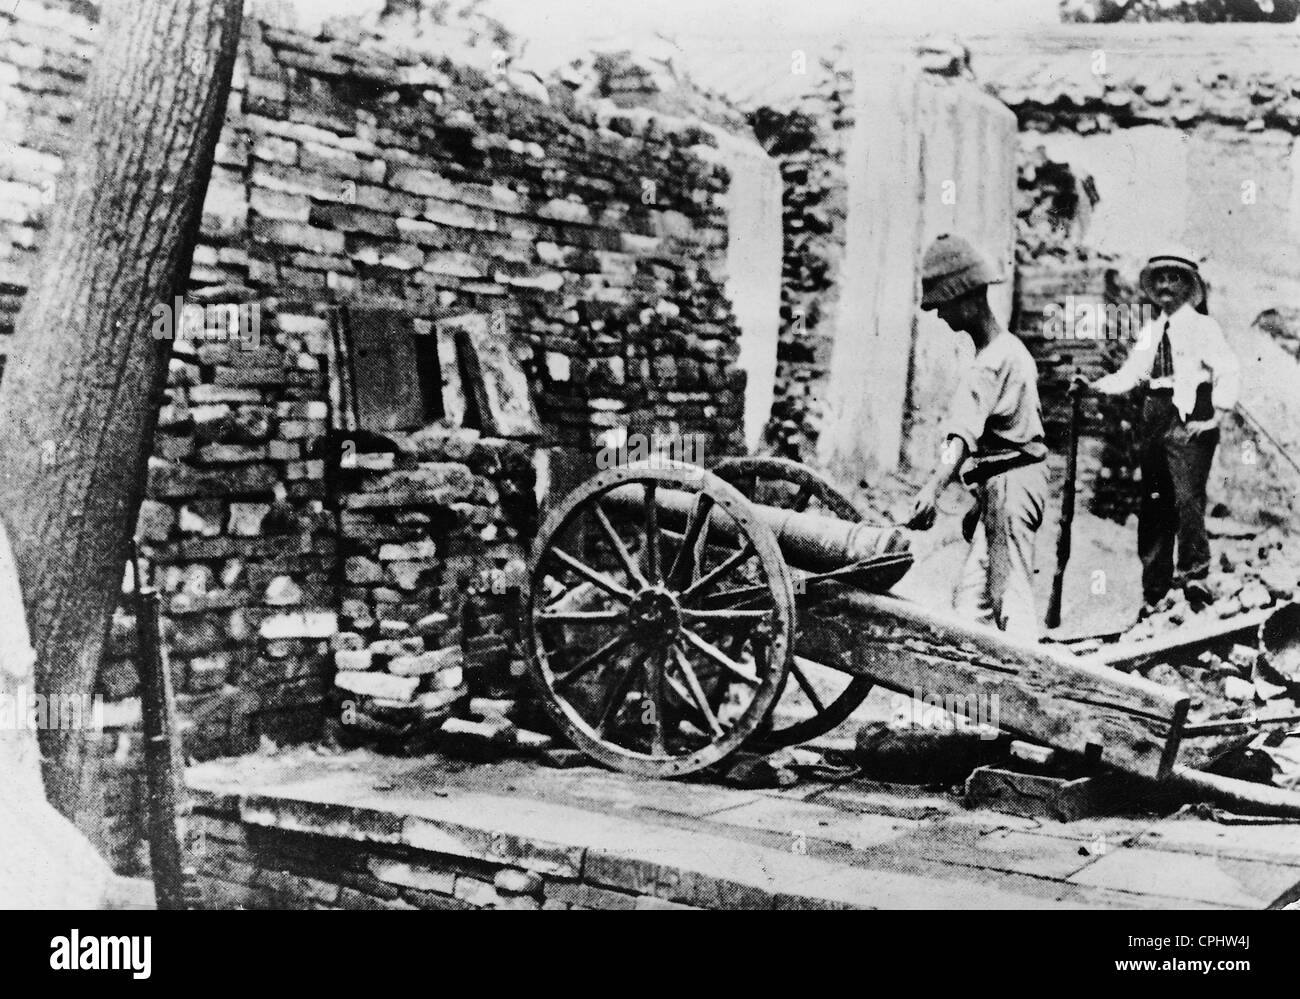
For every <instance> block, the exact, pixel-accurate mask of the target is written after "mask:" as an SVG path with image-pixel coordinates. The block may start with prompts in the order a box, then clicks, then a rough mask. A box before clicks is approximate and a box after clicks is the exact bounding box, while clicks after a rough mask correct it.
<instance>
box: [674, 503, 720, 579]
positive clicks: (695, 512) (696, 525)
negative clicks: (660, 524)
mask: <svg viewBox="0 0 1300 999" xmlns="http://www.w3.org/2000/svg"><path fill="white" fill-rule="evenodd" d="M712 510H713V497H712V496H710V495H709V494H708V493H700V494H699V495H698V496H697V497H696V498H695V505H694V506H693V507H691V515H690V518H689V519H688V520H687V521H686V533H685V534H683V535H682V544H681V547H680V548H678V549H677V557H676V558H675V559H673V565H672V568H671V569H669V570H668V577H667V579H668V585H669V586H679V585H681V584H682V582H683V581H685V582H688V583H689V582H694V580H695V563H696V559H697V558H698V555H699V553H698V552H697V551H696V548H695V546H696V543H697V542H698V541H699V539H700V534H701V532H702V531H703V529H704V526H705V525H706V524H707V523H708V520H709V514H710V513H711V512H712Z"/></svg>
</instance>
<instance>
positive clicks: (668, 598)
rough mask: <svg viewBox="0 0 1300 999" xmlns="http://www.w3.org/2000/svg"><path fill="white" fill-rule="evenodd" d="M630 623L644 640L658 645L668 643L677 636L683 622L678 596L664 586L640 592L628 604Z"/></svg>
mask: <svg viewBox="0 0 1300 999" xmlns="http://www.w3.org/2000/svg"><path fill="white" fill-rule="evenodd" d="M627 617H628V625H629V626H630V627H631V628H632V629H633V630H634V631H636V632H637V634H638V635H640V636H641V637H642V638H643V640H646V641H650V642H653V643H654V644H657V645H667V644H669V643H670V642H672V641H673V639H674V638H676V636H677V631H678V629H679V628H680V626H681V622H682V610H681V605H680V604H679V603H678V602H677V597H676V596H674V595H673V594H672V593H670V592H669V591H668V590H665V589H663V588H662V587H651V588H650V589H646V590H642V591H641V592H640V593H638V594H637V595H636V596H635V597H634V598H633V599H632V602H631V603H630V604H629V606H628V610H627Z"/></svg>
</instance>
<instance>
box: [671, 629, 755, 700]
mask: <svg viewBox="0 0 1300 999" xmlns="http://www.w3.org/2000/svg"><path fill="white" fill-rule="evenodd" d="M682 635H683V636H684V637H685V638H686V640H687V641H688V642H690V643H691V644H692V645H694V646H695V647H696V648H697V649H699V650H700V652H702V653H704V655H706V656H708V657H709V658H710V659H712V660H713V661H714V662H715V663H717V664H718V665H719V666H721V667H722V668H723V669H725V670H726V671H727V672H729V673H731V674H732V675H733V676H735V678H736V679H737V680H740V681H741V682H742V683H747V684H749V686H751V687H757V686H758V684H759V679H758V677H756V676H755V675H754V674H752V673H749V672H747V671H746V670H745V667H744V666H742V665H741V664H740V663H738V662H736V660H734V659H732V658H731V657H730V656H729V655H727V654H726V653H725V652H723V651H722V650H721V649H720V648H718V647H717V646H716V645H714V644H713V643H712V642H710V641H707V640H706V639H703V638H701V637H700V636H699V635H697V634H695V632H693V631H691V630H690V629H689V628H683V629H682Z"/></svg>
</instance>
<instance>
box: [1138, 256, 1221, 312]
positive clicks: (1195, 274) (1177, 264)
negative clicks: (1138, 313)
mask: <svg viewBox="0 0 1300 999" xmlns="http://www.w3.org/2000/svg"><path fill="white" fill-rule="evenodd" d="M1161 270H1178V271H1182V272H1183V273H1185V274H1187V275H1188V276H1189V277H1191V279H1192V284H1193V285H1194V286H1195V289H1196V290H1195V291H1193V292H1192V299H1191V304H1192V307H1193V308H1195V307H1196V306H1198V305H1200V304H1201V303H1202V302H1204V301H1205V279H1204V278H1203V277H1201V268H1200V260H1199V258H1198V257H1197V255H1196V254H1194V253H1193V252H1192V251H1191V250H1189V249H1187V248H1186V247H1185V246H1166V247H1164V248H1162V250H1161V252H1159V253H1156V254H1153V255H1152V256H1151V257H1150V259H1148V260H1147V264H1146V266H1145V267H1143V268H1142V274H1141V276H1140V277H1139V278H1138V281H1139V283H1140V284H1141V285H1142V290H1143V291H1144V292H1146V296H1147V298H1150V299H1154V298H1155V284H1154V282H1153V280H1152V279H1153V278H1154V277H1155V273H1156V271H1161Z"/></svg>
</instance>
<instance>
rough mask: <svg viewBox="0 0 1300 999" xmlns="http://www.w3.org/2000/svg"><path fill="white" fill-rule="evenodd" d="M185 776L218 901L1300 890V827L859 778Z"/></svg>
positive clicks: (1076, 895) (823, 902) (348, 761)
mask: <svg viewBox="0 0 1300 999" xmlns="http://www.w3.org/2000/svg"><path fill="white" fill-rule="evenodd" d="M188 780H189V784H190V786H191V788H192V789H193V790H194V792H195V794H196V797H197V812H198V817H197V819H196V822H197V823H198V828H200V829H202V828H205V827H206V828H207V829H208V830H209V831H210V834H211V837H212V838H211V840H210V843H209V847H215V849H213V848H209V849H207V850H206V851H204V852H205V853H206V856H207V860H206V861H204V862H201V864H200V868H201V872H202V877H203V878H204V879H205V882H206V887H207V888H208V890H209V891H210V892H214V893H215V897H216V898H217V901H216V902H214V903H213V904H217V905H220V904H222V900H224V904H227V905H246V906H248V907H266V906H286V907H299V906H306V905H312V906H315V907H328V908H347V907H353V906H357V905H363V904H364V905H370V906H371V907H374V906H379V905H382V906H383V907H389V908H391V907H399V908H411V907H424V908H430V907H432V908H466V907H475V908H477V907H512V908H519V907H523V908H609V907H621V908H662V907H673V908H675V907H680V906H689V907H697V908H738V907H743V908H981V909H983V908H1000V909H1005V908H1012V909H1018V908H1094V909H1147V908H1247V909H1252V908H1269V907H1281V906H1283V905H1286V904H1288V903H1290V902H1293V901H1295V900H1296V899H1297V898H1300V828H1298V827H1297V826H1296V825H1295V824H1250V825H1223V824H1219V823H1215V822H1210V821H1206V820H1201V819H1195V818H1186V817H1180V818H1158V817H1151V816H1146V817H1115V818H1103V819H1094V820H1083V821H1079V822H1074V823H1069V824H1064V823H1058V822H1051V821H1046V820H1040V819H1024V818H1018V817H1013V816H1009V815H1003V814H998V813H995V812H991V811H987V810H968V809H965V808H964V807H962V805H961V804H960V802H958V801H957V800H956V799H954V798H953V797H952V796H950V795H947V794H943V793H932V792H928V791H924V790H919V789H912V788H902V787H899V786H897V785H893V786H884V785H873V784H870V783H866V782H863V781H860V780H854V781H850V782H846V783H841V784H838V785H837V784H833V783H827V782H804V783H801V784H799V785H798V786H796V787H794V788H790V789H786V790H773V791H760V790H755V791H751V790H737V789H733V788H728V787H720V786H717V785H712V784H702V783H684V782H680V781H678V782H668V781H656V780H646V779H640V778H633V777H629V776H625V775H622V774H618V773H612V772H608V771H605V770H601V769H596V768H594V767H579V768H575V769H569V770H557V769H550V768H545V767H541V766H539V765H537V764H535V763H532V762H525V761H520V760H504V761H500V762H496V763H471V762H466V761H463V760H452V759H446V758H443V757H426V758H422V759H394V758H385V757H380V756H376V755H374V754H370V753H367V752H364V751H357V752H352V753H347V754H343V755H325V754H318V753H316V752H313V751H310V750H305V749H298V750H291V751H287V752H286V753H284V754H282V755H276V756H249V757H242V758H238V759H232V760H220V761H214V762H210V763H205V764H200V765H197V766H195V767H193V768H191V769H190V771H189V774H188ZM205 824H206V826H205ZM277 837H278V838H277ZM223 851H224V852H223ZM268 857H270V858H271V859H267V858H268ZM285 858H290V859H289V860H286V859H285ZM293 858H297V859H296V860H294V859H293ZM322 858H325V859H322ZM326 859H327V860H328V862H326ZM295 864H296V865H297V866H295ZM303 864H306V865H307V866H306V867H304V866H303ZM331 864H333V865H335V866H336V867H337V872H335V871H333V870H332V869H331V868H330V865H331ZM358 872H359V873H358ZM494 885H495V887H494ZM514 885H523V886H524V888H523V889H521V890H520V892H519V893H514V892H513V891H507V890H505V887H509V886H514ZM503 886H504V887H503ZM498 889H501V890H498Z"/></svg>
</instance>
